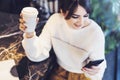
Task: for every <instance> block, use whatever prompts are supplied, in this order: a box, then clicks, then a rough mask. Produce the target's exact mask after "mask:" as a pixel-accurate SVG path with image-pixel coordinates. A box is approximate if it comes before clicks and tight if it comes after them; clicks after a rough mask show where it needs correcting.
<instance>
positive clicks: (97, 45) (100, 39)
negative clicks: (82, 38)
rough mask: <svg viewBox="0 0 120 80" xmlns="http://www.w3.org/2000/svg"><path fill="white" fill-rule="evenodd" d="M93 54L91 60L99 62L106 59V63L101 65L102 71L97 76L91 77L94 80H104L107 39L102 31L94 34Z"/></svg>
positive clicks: (99, 30)
mask: <svg viewBox="0 0 120 80" xmlns="http://www.w3.org/2000/svg"><path fill="white" fill-rule="evenodd" d="M92 45H93V48H92V52H91V54H90V56H89V60H99V59H104V61H103V62H102V63H101V64H100V65H99V67H100V71H99V73H97V74H96V75H93V76H90V77H91V78H92V80H102V78H103V75H104V71H105V68H106V60H105V53H104V51H105V37H104V34H103V32H102V30H101V29H98V30H96V31H95V33H94V40H93V41H92Z"/></svg>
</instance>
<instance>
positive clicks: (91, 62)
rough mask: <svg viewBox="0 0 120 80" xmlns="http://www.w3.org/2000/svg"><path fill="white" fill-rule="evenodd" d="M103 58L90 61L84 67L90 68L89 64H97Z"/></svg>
mask: <svg viewBox="0 0 120 80" xmlns="http://www.w3.org/2000/svg"><path fill="white" fill-rule="evenodd" d="M103 61H104V59H100V60H95V61H90V62H89V63H88V64H86V65H85V66H84V67H87V68H90V67H91V66H98V65H99V64H100V63H102V62H103Z"/></svg>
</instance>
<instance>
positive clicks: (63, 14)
mask: <svg viewBox="0 0 120 80" xmlns="http://www.w3.org/2000/svg"><path fill="white" fill-rule="evenodd" d="M68 12H69V11H66V13H63V11H62V9H60V13H61V15H62V16H64V17H65V18H66V16H67V15H68Z"/></svg>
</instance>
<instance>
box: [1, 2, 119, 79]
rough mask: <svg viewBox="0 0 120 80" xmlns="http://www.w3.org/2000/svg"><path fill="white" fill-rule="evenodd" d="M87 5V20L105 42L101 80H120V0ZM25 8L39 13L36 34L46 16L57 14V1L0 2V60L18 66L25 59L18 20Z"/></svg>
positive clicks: (38, 32)
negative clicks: (101, 31)
mask: <svg viewBox="0 0 120 80" xmlns="http://www.w3.org/2000/svg"><path fill="white" fill-rule="evenodd" d="M63 1H64V0H63ZM91 4H92V5H91V6H92V11H93V12H92V14H91V15H90V17H91V18H92V19H94V20H95V21H96V22H97V23H98V24H99V25H100V26H101V28H102V30H103V31H104V34H105V40H106V44H105V57H106V60H107V69H106V71H105V74H104V78H103V80H120V0H91ZM26 6H33V7H35V8H37V9H38V11H39V15H38V17H39V18H40V22H39V23H38V26H37V28H36V32H37V35H39V34H40V32H41V30H42V28H43V26H44V24H45V22H46V21H47V19H48V18H49V16H50V15H52V14H53V13H56V12H58V11H59V0H7V1H6V0H0V61H3V60H8V59H14V60H15V62H16V64H19V61H20V60H21V59H22V58H23V57H24V56H25V55H24V50H23V48H22V46H21V40H22V32H20V31H19V29H18V26H19V20H18V19H19V14H20V11H21V10H22V8H23V7H26Z"/></svg>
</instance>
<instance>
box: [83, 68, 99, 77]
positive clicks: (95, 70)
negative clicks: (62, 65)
mask: <svg viewBox="0 0 120 80" xmlns="http://www.w3.org/2000/svg"><path fill="white" fill-rule="evenodd" d="M99 70H100V68H99V67H96V66H92V67H91V68H83V69H82V71H84V72H86V73H88V74H90V75H95V74H97V73H98V72H99Z"/></svg>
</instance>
